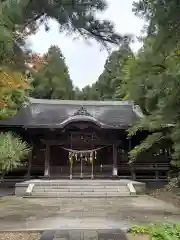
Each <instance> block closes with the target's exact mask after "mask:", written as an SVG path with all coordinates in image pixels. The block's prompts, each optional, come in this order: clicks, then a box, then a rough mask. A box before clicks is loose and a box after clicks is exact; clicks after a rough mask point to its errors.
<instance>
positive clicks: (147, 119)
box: [121, 0, 180, 166]
mask: <svg viewBox="0 0 180 240" xmlns="http://www.w3.org/2000/svg"><path fill="white" fill-rule="evenodd" d="M160 2H161V1H158V0H157V1H148V2H147V1H143V0H142V1H140V2H139V3H137V4H136V5H135V6H136V8H135V10H136V14H141V15H143V16H144V17H146V18H148V21H149V25H148V31H147V37H146V38H145V39H144V40H143V47H142V48H141V49H140V50H139V52H138V53H137V55H136V56H135V57H134V58H132V59H131V60H130V61H129V62H128V66H126V69H125V81H124V83H125V84H124V87H122V88H121V89H122V90H123V91H124V94H127V93H128V94H127V95H128V99H131V100H134V102H135V103H136V104H138V105H139V106H140V107H141V109H142V111H143V113H144V118H142V119H140V121H139V122H137V123H135V125H134V126H133V127H131V128H130V129H129V135H131V136H132V135H135V134H136V133H137V132H138V131H143V130H146V131H149V133H150V135H149V136H148V137H147V139H145V140H144V141H143V142H142V143H141V144H140V145H139V146H136V148H135V149H133V150H132V152H131V153H130V157H131V160H135V159H136V158H137V156H138V155H139V154H140V153H141V152H142V151H146V150H147V149H149V148H152V147H153V145H155V144H158V143H160V142H161V141H162V140H164V139H167V140H170V141H171V142H172V144H173V146H172V148H173V154H172V157H173V161H172V163H173V164H174V165H176V166H180V161H179V159H180V134H179V129H180V115H179V109H180V99H179V96H180V94H179V93H180V85H179V79H180V75H179V67H180V62H179V57H180V55H179V50H178V49H179V42H173V40H172V41H170V42H169V45H168V46H167V42H163V45H162V44H161V47H158V48H157V46H158V44H159V43H158V42H161V38H162V36H163V34H162V32H163V31H165V30H164V29H165V28H166V27H167V25H168V24H169V18H168V20H167V19H166V18H165V19H164V27H163V26H162V25H161V23H160V22H159V20H157V19H158V18H159V19H160V18H161V17H162V16H159V15H158V14H160V12H159V11H160V8H159V4H160ZM165 2H166V1H164V3H165ZM171 2H172V1H171ZM169 7H170V6H169ZM169 7H168V6H167V8H169ZM161 8H162V6H161ZM166 10H167V9H166ZM166 10H165V9H162V12H165V11H166ZM167 11H169V10H167ZM169 17H172V15H170V16H169ZM156 20H157V21H156ZM166 21H167V22H166ZM172 21H173V19H172ZM153 27H154V28H155V30H154V31H153V30H152V29H153ZM150 29H151V30H150ZM164 33H165V32H164ZM172 38H173V36H172ZM163 39H164V38H163ZM164 40H165V39H164ZM161 43H162V42H161ZM164 46H166V47H165V48H164Z"/></svg>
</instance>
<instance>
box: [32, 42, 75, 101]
mask: <svg viewBox="0 0 180 240" xmlns="http://www.w3.org/2000/svg"><path fill="white" fill-rule="evenodd" d="M38 59H39V58H38ZM42 59H43V60H42V63H41V64H39V61H38V62H36V72H34V74H33V81H32V85H33V90H32V93H31V96H32V97H35V98H44V99H72V98H73V93H74V92H73V84H72V81H71V79H70V76H69V73H68V68H67V66H66V64H65V60H64V57H63V55H62V53H61V51H60V49H59V48H58V47H56V46H51V47H50V48H49V50H48V53H47V54H45V55H44V56H43V57H42Z"/></svg>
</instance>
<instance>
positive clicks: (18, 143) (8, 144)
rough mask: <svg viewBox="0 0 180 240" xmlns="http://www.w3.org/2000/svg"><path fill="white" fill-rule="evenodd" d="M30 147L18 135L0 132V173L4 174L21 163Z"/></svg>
mask: <svg viewBox="0 0 180 240" xmlns="http://www.w3.org/2000/svg"><path fill="white" fill-rule="evenodd" d="M30 151H31V149H30V147H29V146H28V144H27V143H26V142H24V141H23V140H22V139H21V138H20V137H19V136H18V135H16V134H15V133H12V132H6V133H0V173H1V175H2V176H4V175H5V174H6V173H7V172H9V171H12V170H13V169H14V168H17V167H19V166H21V165H22V164H23V161H24V160H25V159H26V158H27V156H28V154H29V152H30Z"/></svg>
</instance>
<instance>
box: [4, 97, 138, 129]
mask: <svg viewBox="0 0 180 240" xmlns="http://www.w3.org/2000/svg"><path fill="white" fill-rule="evenodd" d="M141 116H142V113H141V111H140V109H139V108H138V107H137V106H136V107H135V106H134V104H133V103H132V102H121V101H73V100H43V99H32V98H30V102H29V104H28V105H27V106H26V107H23V108H22V109H21V110H20V111H19V112H18V113H17V114H16V115H15V116H13V117H11V118H9V119H8V120H5V121H0V125H7V126H24V127H27V128H28V127H50V128H53V127H54V128H62V127H64V126H65V125H67V124H68V123H70V122H77V121H91V122H94V123H95V124H97V125H99V126H100V127H102V128H127V127H128V126H129V125H131V124H132V123H134V121H136V120H137V119H138V118H139V117H141Z"/></svg>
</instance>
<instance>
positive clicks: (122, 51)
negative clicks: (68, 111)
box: [79, 43, 134, 100]
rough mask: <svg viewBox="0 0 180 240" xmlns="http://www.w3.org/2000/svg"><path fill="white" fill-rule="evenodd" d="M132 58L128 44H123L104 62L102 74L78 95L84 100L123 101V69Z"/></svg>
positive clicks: (124, 75)
mask: <svg viewBox="0 0 180 240" xmlns="http://www.w3.org/2000/svg"><path fill="white" fill-rule="evenodd" d="M133 57H134V55H133V52H132V50H131V48H130V47H129V44H128V43H124V44H122V45H121V46H120V48H119V49H118V50H117V51H113V52H112V53H111V54H110V55H109V57H108V58H107V60H106V63H105V65H104V70H103V73H102V74H101V75H100V76H99V78H98V80H97V82H95V83H94V84H92V86H86V87H84V88H83V89H82V91H81V94H79V98H80V99H84V100H116V99H118V100H119V99H121V100H122V99H123V98H124V97H125V96H126V94H124V90H123V91H122V89H121V88H122V87H124V82H125V81H126V79H125V77H126V74H125V68H126V66H127V63H128V62H129V61H130V59H132V58H133Z"/></svg>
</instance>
